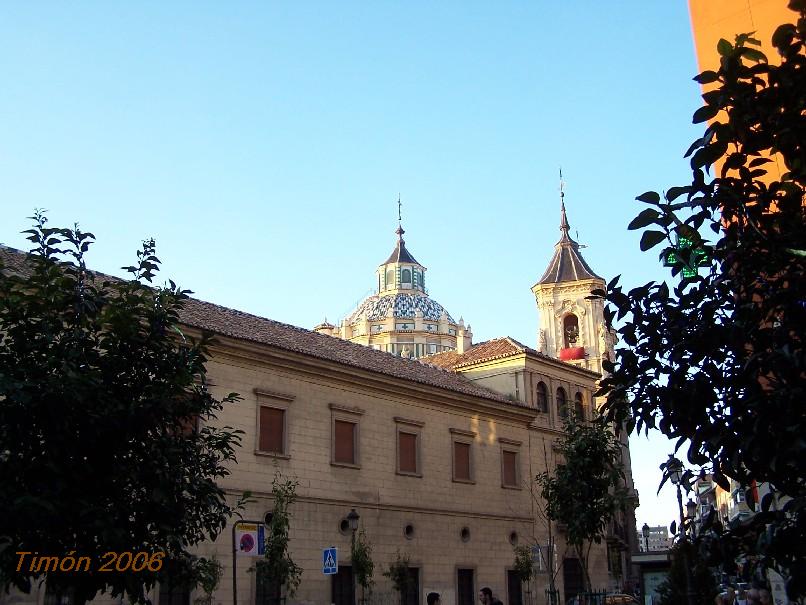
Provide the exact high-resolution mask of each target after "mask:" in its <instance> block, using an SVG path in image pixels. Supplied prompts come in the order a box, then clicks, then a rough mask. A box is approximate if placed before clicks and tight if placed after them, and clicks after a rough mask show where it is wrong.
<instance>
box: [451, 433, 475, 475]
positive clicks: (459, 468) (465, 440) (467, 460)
mask: <svg viewBox="0 0 806 605" xmlns="http://www.w3.org/2000/svg"><path fill="white" fill-rule="evenodd" d="M450 431H451V447H452V449H453V451H452V460H453V480H454V481H456V482H458V483H474V481H473V457H472V456H473V450H472V447H473V441H474V440H475V437H476V433H474V432H472V431H464V430H461V429H450Z"/></svg>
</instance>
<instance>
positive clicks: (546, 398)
mask: <svg viewBox="0 0 806 605" xmlns="http://www.w3.org/2000/svg"><path fill="white" fill-rule="evenodd" d="M541 386H542V387H543V389H542V390H543V405H542V406H541V405H540V391H541V389H540V387H541ZM535 408H536V409H537V411H538V412H540V413H541V414H548V411H549V387H548V385H547V384H546V381H545V380H538V381H537V385H535Z"/></svg>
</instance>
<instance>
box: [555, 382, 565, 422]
mask: <svg viewBox="0 0 806 605" xmlns="http://www.w3.org/2000/svg"><path fill="white" fill-rule="evenodd" d="M557 414H558V415H559V417H560V418H568V397H567V396H566V395H565V389H564V388H562V387H560V388H559V389H557Z"/></svg>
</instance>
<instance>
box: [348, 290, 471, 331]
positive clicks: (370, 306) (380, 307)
mask: <svg viewBox="0 0 806 605" xmlns="http://www.w3.org/2000/svg"><path fill="white" fill-rule="evenodd" d="M390 308H391V309H392V313H393V315H394V317H397V318H400V319H414V313H415V311H416V310H417V309H419V310H420V311H422V313H423V319H426V320H430V321H439V318H440V317H441V316H442V313H443V312H444V313H446V314H447V316H448V321H449V322H450V323H452V324H455V323H456V321H455V320H454V319H453V317H451V314H450V313H448V311H447V310H446V309H445V307H443V306H442V305H441V304H439V303H438V302H437V301H435V300H433V299H431V298H428V297H427V296H425V295H423V294H407V293H397V294H387V295H384V296H378V295H373V296H369V297H367V298H365V299H364V300H363V301H362V302H361V304H360V305H358V308H356V310H355V311H353V312H352V313H351V314H350V315H349V316H348V317H347V323H348V324H352V323H354V322H356V321H358V320H360V319H362V318H363V317H365V316H366V318H367V319H368V320H369V321H378V320H382V319H383V318H385V317H386V316H387V313H388V312H389V309H390Z"/></svg>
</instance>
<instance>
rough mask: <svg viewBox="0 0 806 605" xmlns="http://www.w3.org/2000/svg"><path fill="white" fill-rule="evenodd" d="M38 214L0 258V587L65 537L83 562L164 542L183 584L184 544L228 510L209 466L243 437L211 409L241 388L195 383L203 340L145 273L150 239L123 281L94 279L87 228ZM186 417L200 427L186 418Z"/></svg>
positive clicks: (23, 574) (227, 459)
mask: <svg viewBox="0 0 806 605" xmlns="http://www.w3.org/2000/svg"><path fill="white" fill-rule="evenodd" d="M35 220H36V224H35V226H34V227H33V228H32V229H30V230H29V231H26V233H28V234H29V238H28V239H29V240H30V241H32V242H33V243H34V246H35V248H34V249H33V251H32V252H31V254H30V255H29V256H28V257H27V259H26V260H25V264H24V267H23V268H22V269H20V268H19V267H17V269H16V271H14V272H12V271H11V270H10V269H2V268H0V486H1V487H0V536H5V537H7V538H6V539H7V542H8V547H7V548H5V549H4V550H2V552H1V553H0V581H2V588H6V587H8V586H10V585H14V586H17V587H18V588H20V589H22V590H24V591H27V590H29V589H30V586H31V581H32V580H34V579H36V578H41V577H42V576H43V574H42V573H31V572H30V571H28V568H27V566H26V565H23V566H22V569H21V570H20V571H17V570H16V567H17V564H18V557H17V556H16V555H15V552H17V551H28V552H34V553H39V554H41V555H54V556H59V557H63V556H65V555H67V554H68V553H69V552H70V551H74V555H75V556H76V557H78V556H90V557H93V558H94V562H93V565H92V568H93V569H97V568H98V566H99V565H98V559H97V557H99V556H100V555H102V554H103V553H105V552H107V551H113V552H117V553H123V552H125V551H131V552H133V553H137V552H142V551H145V552H149V553H157V552H165V553H166V557H165V560H166V569H167V568H168V567H170V566H171V565H169V564H168V563H167V562H168V561H175V562H177V565H176V566H175V567H176V569H181V570H185V571H187V572H188V574H189V576H190V577H186V578H184V579H181V580H180V579H179V578H175V580H176V581H184V582H191V583H193V582H194V581H195V579H194V578H193V577H192V576H193V565H192V564H191V562H192V561H193V560H195V557H191V556H190V555H189V554H188V552H187V549H188V547H190V546H192V545H194V544H197V543H199V542H201V541H203V540H207V539H211V538H214V537H215V536H217V535H218V534H219V533H220V532H221V531H222V530H223V529H224V527H225V525H226V522H227V519H228V517H229V516H230V515H231V514H232V512H233V507H232V506H231V505H230V504H228V503H227V500H226V499H225V494H224V492H223V490H222V489H221V488H219V487H218V485H217V480H218V479H220V478H221V477H224V476H226V475H228V474H229V473H228V471H227V466H228V465H229V464H232V463H234V462H235V448H236V446H238V445H239V441H240V437H239V435H238V434H237V433H239V432H240V431H233V430H231V429H229V428H228V427H224V428H222V429H219V428H214V427H213V426H211V425H210V424H208V423H207V421H211V420H214V419H215V417H216V413H217V412H218V411H220V410H221V409H222V407H223V404H224V403H229V402H234V401H235V400H236V399H238V397H237V395H235V394H230V395H229V396H227V397H226V398H224V399H223V400H222V401H219V400H217V399H216V398H215V397H213V396H212V394H211V393H210V392H209V391H208V390H207V386H206V370H205V362H206V360H207V355H208V352H207V349H208V345H209V344H210V339H209V337H207V336H204V337H203V338H202V339H201V340H200V341H194V340H193V339H191V338H188V337H186V336H185V335H183V334H182V332H181V331H180V329H179V328H178V314H179V311H180V309H181V308H182V306H183V304H184V301H185V300H186V299H187V297H188V292H187V291H184V290H181V289H179V288H178V287H177V286H176V285H175V284H174V283H173V282H171V283H170V286H168V287H162V288H155V287H151V286H149V285H146V284H145V283H144V282H148V283H150V282H151V281H152V280H153V278H154V276H155V274H156V272H157V270H158V267H159V260H158V259H157V257H156V256H155V255H154V242H153V241H151V242H146V243H145V244H144V245H143V248H142V250H141V251H140V252H139V253H138V262H137V264H136V265H135V266H133V267H129V268H128V269H127V270H128V271H129V272H130V273H131V279H130V280H129V281H124V280H112V279H103V278H102V277H101V276H96V275H94V274H93V273H92V272H91V271H90V270H89V269H87V267H86V264H85V253H86V251H87V249H88V248H89V246H90V244H91V243H92V241H93V240H94V236H93V235H92V234H91V233H84V232H81V231H80V230H79V229H78V227H76V228H75V229H73V230H70V229H54V228H49V227H47V226H46V219H45V217H44V216H43V215H42V214H37V216H36V217H35ZM64 259H69V261H70V262H67V261H66V260H64ZM196 418H200V419H202V420H203V421H205V422H204V425H203V426H201V427H199V426H195V427H191V421H193V420H194V419H196ZM2 541H3V540H0V542H2ZM183 562H184V563H188V564H187V565H185V564H184V563H183ZM157 577H158V574H157V572H155V571H149V570H148V569H146V570H144V571H140V572H136V573H135V572H132V571H127V572H124V573H117V572H116V573H86V572H83V573H73V574H61V573H51V574H49V575H48V583H49V585H51V586H52V587H56V588H58V587H59V586H71V587H73V588H74V589H75V591H76V599H77V601H78V602H83V601H84V600H85V599H89V598H91V597H93V596H94V595H95V594H96V592H98V591H102V590H110V591H111V592H112V594H114V595H118V594H122V593H123V592H125V593H126V594H127V595H128V597H129V598H130V599H131V600H134V601H143V600H144V589H146V588H147V587H150V586H152V585H153V584H154V582H155V580H156V579H157Z"/></svg>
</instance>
